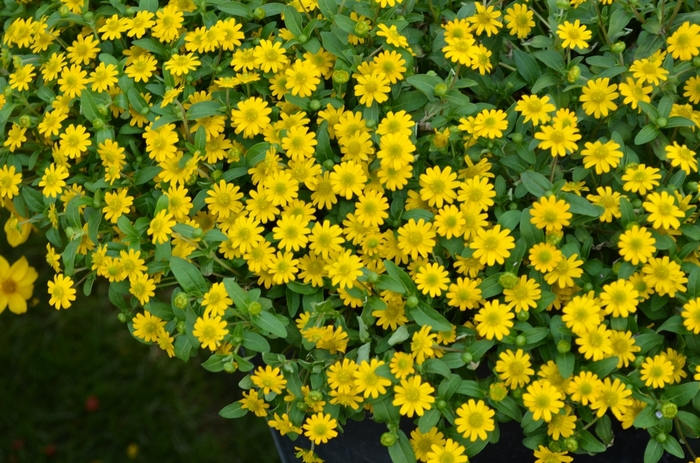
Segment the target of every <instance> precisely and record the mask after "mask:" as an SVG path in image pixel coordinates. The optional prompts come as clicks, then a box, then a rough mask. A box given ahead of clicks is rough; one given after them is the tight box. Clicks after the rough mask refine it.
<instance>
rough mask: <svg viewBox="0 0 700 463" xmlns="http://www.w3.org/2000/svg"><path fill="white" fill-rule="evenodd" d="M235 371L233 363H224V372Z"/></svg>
mask: <svg viewBox="0 0 700 463" xmlns="http://www.w3.org/2000/svg"><path fill="white" fill-rule="evenodd" d="M237 369H238V368H237V367H236V363H235V362H228V363H224V371H225V372H226V373H235V372H236V370H237Z"/></svg>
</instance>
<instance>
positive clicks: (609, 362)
mask: <svg viewBox="0 0 700 463" xmlns="http://www.w3.org/2000/svg"><path fill="white" fill-rule="evenodd" d="M617 362H619V360H618V358H617V357H609V358H606V359H605V360H601V361H599V362H593V363H591V364H590V365H589V366H588V369H589V371H591V372H592V373H595V374H596V375H598V377H599V378H604V377H606V376H608V375H609V374H610V373H612V372H613V370H615V369H616V368H617Z"/></svg>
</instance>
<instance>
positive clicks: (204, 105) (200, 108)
mask: <svg viewBox="0 0 700 463" xmlns="http://www.w3.org/2000/svg"><path fill="white" fill-rule="evenodd" d="M219 108H221V103H219V102H218V101H200V102H199V103H195V104H193V105H192V106H190V108H189V109H188V110H187V114H186V115H187V120H190V121H192V120H197V119H202V118H204V117H209V116H217V115H220V114H221V111H220V110H219Z"/></svg>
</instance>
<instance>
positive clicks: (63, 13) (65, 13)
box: [58, 5, 70, 18]
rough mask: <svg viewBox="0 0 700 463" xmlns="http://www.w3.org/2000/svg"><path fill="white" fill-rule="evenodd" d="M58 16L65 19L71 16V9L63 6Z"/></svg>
mask: <svg viewBox="0 0 700 463" xmlns="http://www.w3.org/2000/svg"><path fill="white" fill-rule="evenodd" d="M58 14H59V15H60V16H61V17H62V18H65V17H67V16H68V15H69V14H70V9H69V8H68V7H67V6H66V5H61V8H59V9H58Z"/></svg>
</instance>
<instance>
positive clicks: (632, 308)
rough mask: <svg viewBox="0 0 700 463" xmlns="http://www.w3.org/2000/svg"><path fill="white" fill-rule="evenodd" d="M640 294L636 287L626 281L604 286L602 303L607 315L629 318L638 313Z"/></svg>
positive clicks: (601, 294)
mask: <svg viewBox="0 0 700 463" xmlns="http://www.w3.org/2000/svg"><path fill="white" fill-rule="evenodd" d="M638 297H639V293H638V292H637V290H636V289H634V285H632V283H630V282H628V281H626V280H617V281H615V282H613V283H610V284H607V285H605V286H603V291H602V292H601V293H600V303H601V305H602V306H603V307H604V309H605V313H606V314H609V315H610V314H611V315H612V316H613V317H627V316H629V314H630V313H634V312H636V311H637V304H638V303H639V301H638V300H637V298H638Z"/></svg>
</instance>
